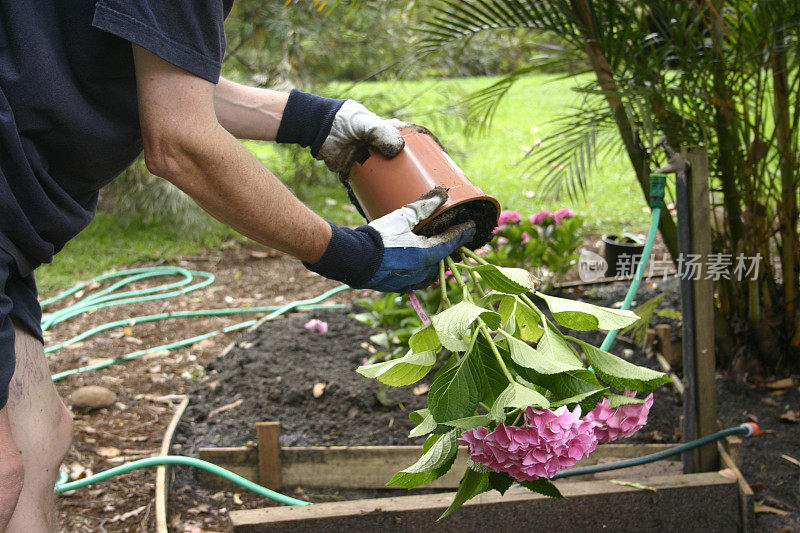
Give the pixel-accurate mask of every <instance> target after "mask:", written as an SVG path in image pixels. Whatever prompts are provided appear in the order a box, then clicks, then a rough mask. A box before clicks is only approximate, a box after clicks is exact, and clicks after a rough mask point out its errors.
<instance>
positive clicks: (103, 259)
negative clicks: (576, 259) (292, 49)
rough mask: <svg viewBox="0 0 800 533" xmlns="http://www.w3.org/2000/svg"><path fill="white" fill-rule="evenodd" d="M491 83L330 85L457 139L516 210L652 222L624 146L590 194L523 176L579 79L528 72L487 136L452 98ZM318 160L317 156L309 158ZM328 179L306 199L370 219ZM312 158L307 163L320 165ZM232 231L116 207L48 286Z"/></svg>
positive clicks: (72, 250)
mask: <svg viewBox="0 0 800 533" xmlns="http://www.w3.org/2000/svg"><path fill="white" fill-rule="evenodd" d="M490 82H491V79H490V78H462V79H447V80H440V81H437V80H426V81H410V82H375V83H362V84H360V85H358V86H356V87H355V88H350V86H349V84H341V85H338V84H337V85H333V86H331V87H329V88H328V90H327V91H326V92H327V93H328V94H329V95H331V96H339V95H340V94H341V93H342V92H343V91H344V90H345V89H350V90H349V91H348V92H347V96H349V97H352V98H355V99H357V100H359V101H361V102H363V103H364V104H365V105H367V106H368V107H370V108H372V109H375V110H376V111H379V112H389V113H392V114H396V115H397V116H399V117H400V118H403V119H405V120H410V121H413V122H417V123H419V124H423V125H426V126H428V127H429V128H430V129H431V130H433V131H434V132H435V133H436V134H437V136H438V137H439V138H440V140H441V141H442V142H443V143H444V144H445V146H447V147H448V150H449V151H450V152H451V154H452V155H453V158H454V159H455V160H456V162H457V163H459V165H460V166H461V167H462V168H463V169H464V171H465V172H466V174H467V175H468V176H469V177H470V179H471V180H472V181H473V182H474V183H476V184H477V185H478V186H480V187H481V188H482V189H483V190H484V191H485V192H487V193H489V194H492V195H494V196H496V197H497V198H498V199H499V200H500V203H501V205H503V207H504V208H506V209H515V210H519V211H521V212H523V213H524V214H530V213H533V212H536V211H538V210H539V209H542V208H547V209H556V208H559V207H565V206H566V207H571V208H572V209H574V210H575V211H576V212H578V213H579V214H580V215H582V216H583V217H584V219H585V220H586V223H587V224H588V226H589V227H590V228H591V229H592V230H593V231H598V232H605V231H611V232H619V231H620V230H640V231H643V230H644V229H645V228H646V226H647V214H646V213H644V212H643V211H642V207H643V206H644V205H645V204H644V202H643V200H642V198H641V193H640V192H639V189H638V185H637V184H636V181H635V179H634V177H633V176H632V173H631V171H630V168H629V165H628V163H627V161H626V159H625V157H624V154H620V155H619V156H615V157H611V158H608V159H607V160H604V161H599V162H598V167H599V168H598V170H597V172H596V174H595V176H594V179H593V180H592V181H591V183H590V191H589V192H587V195H586V198H585V199H581V200H579V201H572V200H569V199H566V198H563V199H561V200H559V201H547V200H544V199H542V198H541V197H540V196H539V195H538V194H537V181H536V179H535V178H533V179H530V178H522V177H521V169H520V166H519V165H518V163H519V162H520V159H521V158H522V156H523V155H524V153H525V151H526V150H527V147H529V146H531V144H532V143H534V142H537V139H544V138H545V137H546V136H547V134H548V131H550V130H551V128H552V126H550V125H549V124H548V123H549V122H550V121H552V120H553V119H554V118H555V117H557V115H558V113H559V112H560V111H563V110H565V109H567V108H568V107H569V106H570V105H572V103H573V102H575V99H576V98H577V95H576V94H575V93H574V92H573V91H571V90H570V89H571V87H572V86H573V84H574V83H575V82H574V81H571V80H562V79H558V77H557V76H554V75H534V76H528V77H526V78H524V79H522V80H521V81H520V82H518V83H517V84H516V85H515V86H514V87H513V88H512V90H511V91H510V92H509V93H508V95H507V96H506V98H505V100H504V102H503V104H502V105H501V106H500V108H499V109H498V111H497V114H496V116H495V120H494V124H493V127H492V129H491V130H490V131H489V132H488V133H487V134H485V135H472V134H471V133H472V132H470V131H469V130H470V128H469V126H468V125H467V124H466V123H465V120H464V119H463V117H462V116H460V115H459V114H458V113H456V112H454V111H453V110H452V105H453V104H454V103H456V102H458V101H459V100H460V99H461V98H462V97H463V96H464V95H466V94H468V93H469V92H471V91H474V90H477V89H480V88H482V87H484V86H486V85H488V84H489V83H490ZM246 144H247V146H248V148H250V150H251V151H252V152H253V153H254V154H255V155H256V156H257V157H259V159H261V160H262V161H263V162H264V164H266V165H267V166H268V167H270V168H271V169H273V170H274V171H275V172H276V174H278V175H279V176H289V175H292V174H294V173H295V172H296V171H297V166H296V165H295V163H294V162H293V159H292V158H291V157H289V156H288V153H287V150H286V148H284V147H276V145H274V144H272V143H257V142H248V143H246ZM309 160H310V157H309ZM314 164H316V165H317V167H316V169H317V172H318V173H321V174H323V175H324V176H325V177H324V178H323V180H322V181H323V184H322V185H317V186H314V187H313V188H309V187H304V188H303V190H302V191H301V192H302V195H303V197H304V199H305V200H306V201H307V202H308V203H309V204H310V205H311V206H312V207H313V208H314V209H315V210H316V211H317V212H319V213H320V214H321V215H322V216H323V217H325V218H327V219H330V220H333V221H335V222H339V223H349V224H355V223H360V222H361V220H360V217H359V216H358V215H357V214H355V213H353V212H352V211H350V210H347V206H349V204H348V203H347V198H346V196H345V194H344V192H343V191H342V190H341V188H340V187H339V185H338V182H337V180H336V178H335V177H334V176H333V175H331V174H330V173H327V174H325V173H324V172H321V170H320V166H319V165H321V163H318V162H317V163H314ZM311 166H312V165H311V164H310V163H304V164H303V166H302V167H301V169H302V170H301V171H305V169H309V168H311ZM231 235H232V232H231V231H230V230H228V229H226V228H224V227H223V226H221V225H220V224H219V223H217V222H215V221H213V220H212V219H210V218H209V219H208V224H207V226H206V227H202V228H201V229H197V226H196V225H195V226H193V229H191V230H187V229H182V228H180V227H176V226H175V225H174V224H172V223H165V222H161V223H159V222H157V221H156V222H151V223H147V224H136V223H126V224H120V223H119V222H118V221H117V220H115V219H114V217H112V216H110V215H104V214H100V215H98V217H97V218H96V219H95V221H94V222H93V223H92V224H91V225H90V226H89V228H88V229H87V230H86V231H84V232H83V233H82V234H81V235H79V236H78V237H77V238H75V239H74V240H73V241H72V242H70V243H69V244H68V245H67V246H66V247H65V249H64V250H63V251H62V252H61V253H59V254H58V255H57V256H56V258H55V259H54V261H53V263H52V264H51V265H47V266H44V267H42V268H40V269H39V270H38V271H37V281H38V283H39V286H40V289H41V291H42V292H43V293H44V294H52V292H53V291H55V290H57V289H61V288H64V287H67V286H70V285H71V284H73V283H74V282H75V281H77V280H83V279H87V278H90V277H93V276H96V275H98V274H100V273H102V272H105V271H108V270H113V269H121V268H125V267H126V266H127V265H130V264H132V263H135V262H137V261H142V260H156V259H161V260H164V261H169V260H170V259H172V258H174V257H175V256H177V255H182V254H195V253H198V252H200V251H201V250H202V248H203V247H214V246H219V244H221V243H222V242H223V241H224V240H225V239H227V238H229V237H230V236H231Z"/></svg>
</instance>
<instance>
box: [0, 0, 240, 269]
mask: <svg viewBox="0 0 800 533" xmlns="http://www.w3.org/2000/svg"><path fill="white" fill-rule="evenodd" d="M232 4H233V0H68V1H67V0H0V248H2V249H3V250H5V251H6V252H8V253H9V254H10V255H11V256H12V257H13V258H14V261H15V262H16V265H17V269H18V271H19V272H20V274H21V275H23V276H24V275H26V274H28V273H30V272H31V271H33V269H35V268H36V267H37V266H39V265H40V264H42V263H47V262H50V260H51V259H52V256H53V254H55V253H56V252H58V251H59V250H60V249H61V248H62V247H63V246H64V244H66V242H67V241H68V240H69V239H71V238H72V237H74V236H75V235H77V234H78V233H79V232H80V231H81V230H82V229H83V228H85V227H86V225H87V224H89V222H90V221H91V219H92V217H93V215H94V210H95V206H96V204H97V193H98V190H99V189H100V188H101V187H102V186H103V185H105V184H107V183H108V182H109V181H111V180H112V179H113V178H114V177H115V176H116V175H117V174H119V173H120V172H121V171H122V170H124V169H125V168H126V167H127V166H128V165H129V164H130V163H131V162H132V161H133V160H134V159H135V158H136V156H137V155H138V154H139V153H140V152H141V150H142V141H141V134H140V131H139V118H138V112H137V101H136V80H135V75H134V65H133V55H132V51H131V43H136V44H138V45H140V46H142V47H143V48H146V49H147V50H149V51H151V52H153V53H154V54H156V55H157V56H159V57H161V58H162V59H164V60H166V61H168V62H170V63H172V64H173V65H175V66H177V67H180V68H182V69H184V70H186V71H188V72H190V73H192V74H194V75H196V76H199V77H201V78H203V79H205V80H208V81H210V82H212V83H216V82H217V81H218V79H219V73H220V66H221V63H222V58H223V55H224V52H225V31H224V28H223V23H224V20H225V17H226V16H227V15H228V13H229V11H230V9H231V6H232Z"/></svg>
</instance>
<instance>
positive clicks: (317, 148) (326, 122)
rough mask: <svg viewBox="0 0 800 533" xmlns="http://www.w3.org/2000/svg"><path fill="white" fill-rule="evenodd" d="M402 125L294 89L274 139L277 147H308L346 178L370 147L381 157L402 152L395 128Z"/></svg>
mask: <svg viewBox="0 0 800 533" xmlns="http://www.w3.org/2000/svg"><path fill="white" fill-rule="evenodd" d="M405 125H406V123H404V122H402V121H400V120H397V119H390V120H384V119H382V118H380V117H379V116H378V115H376V114H375V113H373V112H372V111H370V110H369V109H367V108H366V107H364V106H363V105H361V104H359V103H358V102H355V101H353V100H335V99H333V98H324V97H322V96H316V95H314V94H309V93H304V92H301V91H298V90H297V89H294V90H292V92H291V93H290V94H289V100H288V101H287V102H286V108H285V109H284V111H283V118H282V119H281V123H280V126H279V127H278V134H277V136H276V137H275V142H277V143H295V144H299V145H301V146H307V147H311V155H312V156H314V157H315V158H316V159H321V160H322V161H324V162H325V165H327V167H328V168H329V169H330V170H331V171H333V172H338V173H341V174H343V175H345V176H346V175H347V173H348V172H349V171H350V167H351V166H352V165H353V163H355V162H356V161H359V160H363V159H365V158H366V157H367V156H368V152H367V148H369V147H372V148H374V149H375V150H377V151H378V152H379V153H381V154H382V155H383V156H385V157H394V156H396V155H397V154H399V153H400V152H401V151H402V150H403V146H404V142H403V136H402V135H400V132H399V131H398V128H401V127H403V126H405Z"/></svg>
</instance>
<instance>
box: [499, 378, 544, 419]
mask: <svg viewBox="0 0 800 533" xmlns="http://www.w3.org/2000/svg"><path fill="white" fill-rule="evenodd" d="M506 407H518V408H521V409H525V408H526V407H539V408H543V409H547V408H548V407H550V402H549V401H548V400H547V398H545V397H544V396H542V395H541V394H539V393H538V392H536V391H535V390H533V389H530V388H528V387H526V386H524V385H521V384H519V383H517V382H514V383H509V384H508V387H506V389H505V390H504V391H503V392H502V394H500V396H498V397H497V399H496V400H495V402H494V404H493V405H492V408H491V409H489V418H490V419H491V420H494V421H495V422H503V421H504V420H505V418H506V412H505V409H506Z"/></svg>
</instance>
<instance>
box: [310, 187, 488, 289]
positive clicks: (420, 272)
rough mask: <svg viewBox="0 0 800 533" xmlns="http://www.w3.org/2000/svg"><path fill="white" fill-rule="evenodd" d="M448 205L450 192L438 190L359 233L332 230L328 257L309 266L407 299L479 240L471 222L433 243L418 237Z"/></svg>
mask: <svg viewBox="0 0 800 533" xmlns="http://www.w3.org/2000/svg"><path fill="white" fill-rule="evenodd" d="M445 201H447V191H446V190H445V189H442V188H436V189H433V190H432V191H430V192H429V193H427V194H425V195H423V196H421V197H420V198H418V199H417V200H415V201H413V202H411V203H410V204H408V205H405V206H403V207H401V208H400V209H397V210H395V211H392V212H391V213H389V214H388V215H385V216H383V217H381V218H379V219H376V220H373V221H372V222H371V223H369V224H367V225H365V226H360V227H358V228H356V229H355V230H352V229H349V228H340V227H336V226H334V225H333V224H331V227H332V231H333V234H332V236H331V242H330V244H329V245H328V248H327V250H326V251H325V254H324V255H323V256H322V259H321V260H320V261H319V262H318V263H316V264H314V265H306V266H307V267H308V268H309V269H310V270H312V271H314V272H317V273H318V274H321V275H322V276H325V277H327V278H331V279H336V280H339V281H342V282H344V283H347V284H348V285H350V286H351V287H353V288H356V289H361V288H365V289H375V290H378V291H382V292H401V293H402V292H408V291H410V290H412V289H419V288H424V287H426V286H427V285H429V284H430V283H431V282H432V281H433V279H434V278H435V277H436V273H437V265H438V263H439V261H441V260H442V259H444V258H445V257H447V256H448V255H450V254H451V253H452V252H453V250H455V249H456V248H458V247H459V246H461V245H463V244H464V243H466V242H469V241H470V240H471V239H472V237H473V236H474V234H475V226H474V224H473V223H472V222H468V223H465V224H461V225H459V226H455V227H453V228H450V229H449V230H447V231H445V232H444V233H442V234H440V235H435V236H433V237H422V236H419V235H416V234H415V233H413V229H414V227H415V226H416V225H417V224H419V222H420V221H422V220H425V219H426V218H428V217H429V216H431V215H432V214H433V213H435V212H436V210H437V209H439V207H440V206H441V205H442V204H444V202H445Z"/></svg>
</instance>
